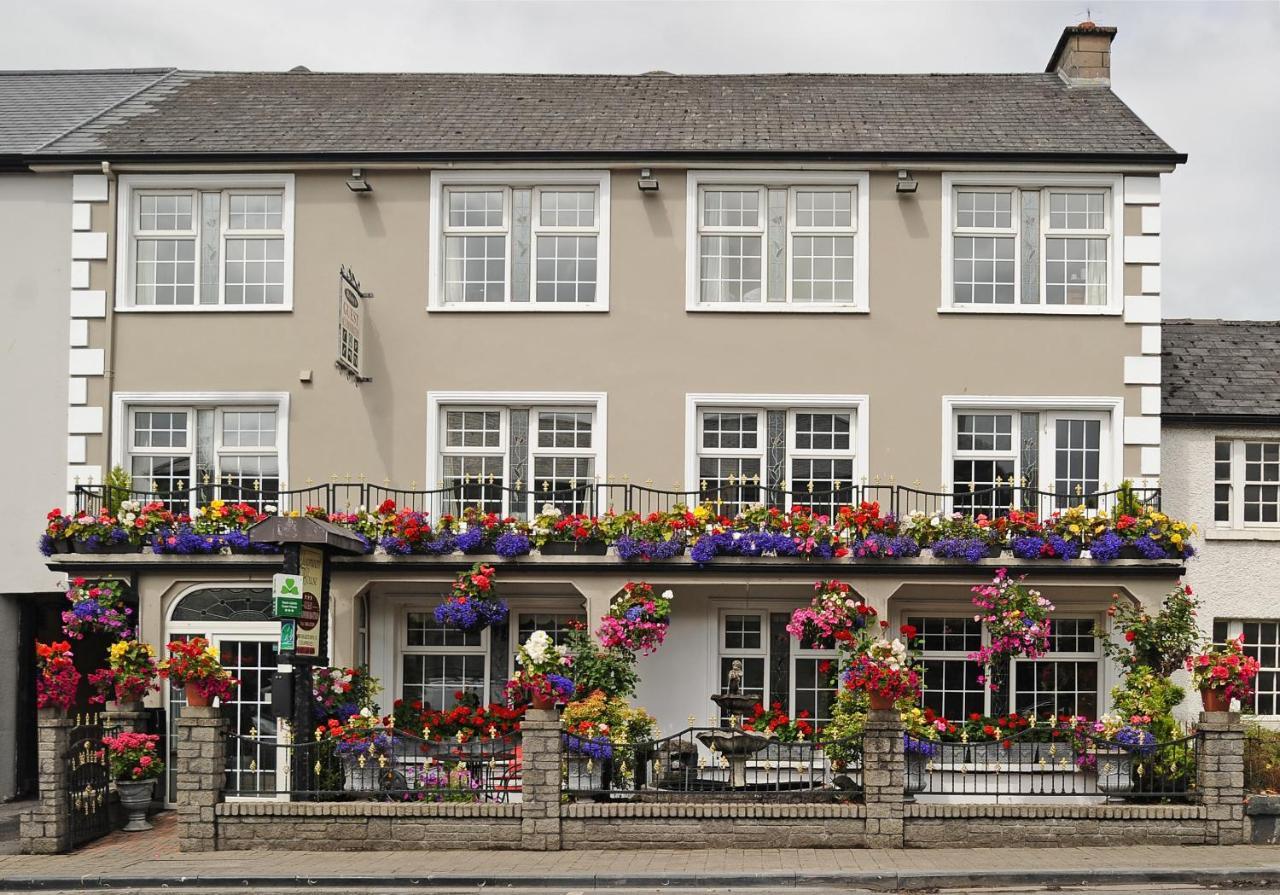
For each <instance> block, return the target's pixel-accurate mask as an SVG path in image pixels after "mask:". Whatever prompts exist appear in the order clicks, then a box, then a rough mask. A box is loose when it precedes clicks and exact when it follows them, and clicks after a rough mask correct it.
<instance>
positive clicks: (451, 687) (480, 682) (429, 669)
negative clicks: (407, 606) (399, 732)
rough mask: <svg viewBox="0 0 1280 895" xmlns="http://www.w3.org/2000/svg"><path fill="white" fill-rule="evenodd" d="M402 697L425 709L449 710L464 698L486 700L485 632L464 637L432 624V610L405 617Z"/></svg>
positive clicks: (486, 648)
mask: <svg viewBox="0 0 1280 895" xmlns="http://www.w3.org/2000/svg"><path fill="white" fill-rule="evenodd" d="M402 648H403V649H402V655H401V657H400V662H401V664H400V696H401V698H402V699H404V700H405V702H414V701H420V702H421V703H422V706H423V708H426V709H450V708H453V707H454V706H455V705H457V704H458V702H459V701H460V699H459V696H460V695H461V697H462V698H463V699H475V700H478V701H480V702H485V701H487V693H488V690H487V687H488V680H489V632H488V631H475V632H471V633H466V632H463V631H458V630H457V629H455V628H451V627H448V626H447V625H442V624H440V623H439V622H437V621H436V618H435V612H434V610H416V609H414V610H409V611H407V612H406V613H405V615H404V640H403V642H402Z"/></svg>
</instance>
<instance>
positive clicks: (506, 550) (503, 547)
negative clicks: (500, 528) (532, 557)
mask: <svg viewBox="0 0 1280 895" xmlns="http://www.w3.org/2000/svg"><path fill="white" fill-rule="evenodd" d="M532 549H533V543H532V542H531V541H530V540H529V538H528V536H527V535H523V534H521V533H520V532H518V531H508V532H504V533H503V534H501V535H499V536H498V540H496V541H494V542H493V550H494V552H495V553H497V554H498V555H499V556H505V557H506V558H507V559H511V558H512V557H515V556H527V555H528V553H529V551H530V550H532Z"/></svg>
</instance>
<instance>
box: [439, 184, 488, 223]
mask: <svg viewBox="0 0 1280 895" xmlns="http://www.w3.org/2000/svg"><path fill="white" fill-rule="evenodd" d="M446 195H447V196H448V201H449V226H450V227H501V226H502V191H501V190H448V191H447V193H446Z"/></svg>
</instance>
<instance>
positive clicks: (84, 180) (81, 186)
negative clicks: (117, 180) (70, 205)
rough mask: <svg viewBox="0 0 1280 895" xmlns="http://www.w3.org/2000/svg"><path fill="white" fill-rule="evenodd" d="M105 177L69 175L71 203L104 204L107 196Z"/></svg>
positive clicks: (99, 175)
mask: <svg viewBox="0 0 1280 895" xmlns="http://www.w3.org/2000/svg"><path fill="white" fill-rule="evenodd" d="M108 189H109V187H108V184H107V175H105V174H73V175H71V200H72V201H73V202H106V201H107V196H108Z"/></svg>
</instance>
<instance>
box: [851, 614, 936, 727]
mask: <svg viewBox="0 0 1280 895" xmlns="http://www.w3.org/2000/svg"><path fill="white" fill-rule="evenodd" d="M881 624H882V625H885V626H887V623H885V622H881ZM844 684H845V686H846V687H848V688H849V689H850V690H859V691H861V692H863V693H866V694H867V699H868V701H869V702H870V704H871V708H872V710H874V711H887V710H889V709H892V708H893V707H894V705H895V703H897V702H899V701H900V700H908V699H909V700H911V701H912V702H914V701H915V700H916V699H918V698H919V696H920V673H919V672H918V671H917V670H916V669H915V667H914V666H913V665H912V662H911V657H910V653H909V650H908V648H907V644H905V643H903V642H902V641H901V640H899V639H897V638H894V639H893V640H892V641H890V640H885V639H883V638H880V639H877V640H874V641H872V642H871V643H870V644H869V645H868V646H867V647H866V649H865V651H863V652H862V653H860V654H859V655H856V656H854V657H853V661H852V662H851V663H850V665H849V667H848V668H847V669H846V670H845V672H844Z"/></svg>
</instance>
